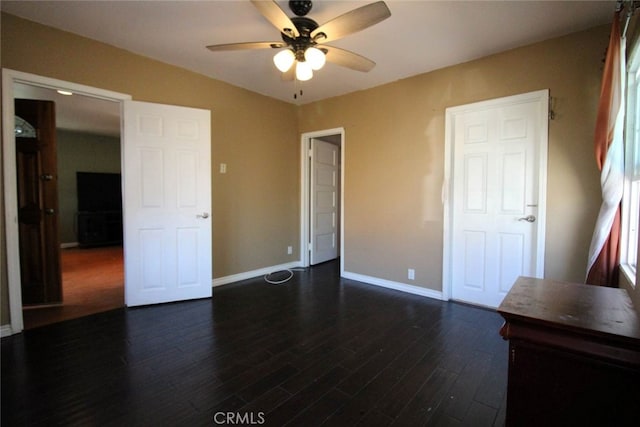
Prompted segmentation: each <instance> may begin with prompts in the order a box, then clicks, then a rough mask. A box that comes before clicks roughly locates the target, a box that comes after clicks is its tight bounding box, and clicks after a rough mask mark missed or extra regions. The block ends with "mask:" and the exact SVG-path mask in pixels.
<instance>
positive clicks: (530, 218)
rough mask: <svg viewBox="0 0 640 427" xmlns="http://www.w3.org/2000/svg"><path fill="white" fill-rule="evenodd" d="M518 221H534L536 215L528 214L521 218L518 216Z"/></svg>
mask: <svg viewBox="0 0 640 427" xmlns="http://www.w3.org/2000/svg"><path fill="white" fill-rule="evenodd" d="M518 221H527V222H536V217H535V216H534V215H529V216H525V217H522V218H518Z"/></svg>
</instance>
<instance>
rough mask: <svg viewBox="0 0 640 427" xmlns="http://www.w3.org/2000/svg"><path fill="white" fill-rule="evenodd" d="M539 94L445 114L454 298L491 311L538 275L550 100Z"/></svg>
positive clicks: (540, 262) (458, 108)
mask: <svg viewBox="0 0 640 427" xmlns="http://www.w3.org/2000/svg"><path fill="white" fill-rule="evenodd" d="M538 95H540V96H534V97H531V96H522V95H521V96H516V97H509V98H502V99H500V100H494V101H492V102H483V103H479V104H474V105H471V106H465V107H456V108H455V109H452V110H451V111H449V112H448V113H449V119H450V120H449V121H450V123H449V125H450V130H451V132H450V138H451V140H452V141H451V142H452V144H453V147H452V148H453V153H452V169H453V170H452V185H451V194H450V199H451V202H450V203H451V204H450V208H451V227H450V233H451V236H450V237H451V239H450V250H451V252H450V257H449V260H450V266H449V270H448V273H449V277H450V279H451V291H452V295H451V296H452V298H453V299H456V300H461V301H465V302H470V303H473V304H479V305H484V306H489V307H497V306H498V305H499V304H500V303H501V302H502V299H503V298H504V296H505V295H506V294H507V292H508V291H509V289H510V288H511V285H512V284H513V282H514V281H515V280H516V278H517V277H518V276H521V275H522V276H533V277H536V276H540V275H541V274H542V270H541V268H540V267H541V264H542V262H543V260H542V259H540V257H541V255H540V254H541V253H543V250H544V249H543V247H544V242H541V240H540V238H541V236H540V234H541V233H543V231H541V226H542V225H543V224H541V223H540V221H541V220H542V218H541V216H542V215H543V212H544V210H543V209H544V206H543V205H544V202H545V201H544V197H541V195H543V194H544V191H541V185H544V184H541V182H542V183H543V182H545V180H544V179H543V180H541V179H540V178H541V176H540V173H541V164H545V165H546V148H545V147H546V143H547V135H546V129H547V126H546V120H547V115H546V113H545V111H546V108H547V105H548V104H547V96H548V95H547V96H544V95H546V91H545V92H544V93H539V94H538ZM541 147H543V149H542V150H541ZM541 156H544V157H545V159H542V158H541ZM541 160H544V161H542V162H541ZM542 190H544V189H542ZM541 214H542V215H541ZM541 247H542V250H541ZM445 268H447V266H445Z"/></svg>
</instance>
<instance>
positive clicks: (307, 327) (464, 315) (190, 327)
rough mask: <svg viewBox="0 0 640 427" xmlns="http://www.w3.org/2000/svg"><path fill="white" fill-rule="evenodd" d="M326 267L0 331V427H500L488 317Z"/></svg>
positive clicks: (501, 393)
mask: <svg viewBox="0 0 640 427" xmlns="http://www.w3.org/2000/svg"><path fill="white" fill-rule="evenodd" d="M338 275H339V274H338V263H337V262H331V263H327V264H322V265H319V266H316V267H313V268H311V269H308V270H306V271H302V272H295V276H294V278H293V279H292V280H291V281H289V282H287V283H285V284H282V285H270V284H267V283H265V282H264V281H263V280H262V278H257V279H254V280H247V281H244V282H239V283H236V284H231V285H227V286H223V287H219V288H215V289H214V296H213V298H212V299H210V300H198V301H190V302H181V303H174V304H166V305H161V306H154V307H144V308H135V309H126V308H121V309H116V310H112V311H108V312H105V313H100V314H95V315H92V316H89V317H84V318H81V319H74V320H68V321H64V322H61V323H57V324H54V325H49V326H44V327H41V328H35V329H32V330H29V331H26V332H24V333H22V334H19V335H15V336H11V337H7V338H4V339H2V360H1V365H2V366H1V367H2V390H1V391H2V397H1V399H2V425H3V426H13V425H47V426H50V425H100V426H111V425H113V426H122V425H127V426H138V425H139V426H172V425H180V426H197V425H203V426H206V425H251V424H252V423H253V425H266V426H283V425H289V426H317V425H325V426H355V425H362V426H387V425H394V426H420V425H434V426H449V425H468V426H501V425H503V424H504V415H505V394H506V383H507V343H506V342H505V341H503V340H502V338H501V337H500V335H499V333H498V330H499V328H500V326H501V324H502V321H501V318H500V316H499V315H498V314H497V313H495V312H493V311H489V310H484V309H479V308H474V307H469V306H466V305H462V304H456V303H445V302H440V301H436V300H432V299H428V298H424V297H418V296H413V295H409V294H405V293H401V292H397V291H392V290H387V289H383V288H378V287H375V286H371V285H365V284H362V283H358V282H354V281H350V280H344V279H342V280H341V279H339V278H338Z"/></svg>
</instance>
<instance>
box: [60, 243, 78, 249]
mask: <svg viewBox="0 0 640 427" xmlns="http://www.w3.org/2000/svg"><path fill="white" fill-rule="evenodd" d="M78 246H80V243H78V242H69V243H60V249H69V248H77V247H78Z"/></svg>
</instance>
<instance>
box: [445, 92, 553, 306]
mask: <svg viewBox="0 0 640 427" xmlns="http://www.w3.org/2000/svg"><path fill="white" fill-rule="evenodd" d="M532 101H537V102H538V103H539V107H540V111H539V113H540V115H541V116H540V118H541V119H540V120H541V128H540V136H541V137H540V141H539V146H538V159H537V166H538V186H537V187H538V194H537V198H538V211H537V215H536V216H537V221H536V224H537V230H536V236H537V237H536V239H537V241H536V249H535V253H536V265H535V277H538V278H542V277H544V256H545V241H546V236H545V231H546V223H547V158H548V145H549V120H548V117H549V90H548V89H543V90H538V91H534V92H528V93H523V94H520V95H513V96H506V97H502V98H496V99H490V100H487V101H480V102H475V103H472V104H466V105H460V106H457V107H450V108H447V109H446V110H445V131H444V132H445V141H444V182H443V184H442V187H443V188H442V204H443V207H444V218H443V220H444V224H443V233H442V236H443V254H442V295H443V299H444V300H445V301H448V300H449V299H450V298H451V292H452V289H451V286H452V283H451V250H452V246H453V242H452V239H453V235H452V233H451V227H452V226H453V209H452V203H453V198H451V197H449V195H450V194H452V192H453V148H454V144H453V141H452V138H453V135H454V132H453V126H454V121H453V117H454V115H456V114H460V113H465V112H468V111H472V110H473V111H477V110H479V109H484V108H491V107H495V106H498V105H503V104H504V103H505V102H509V103H510V104H514V103H522V102H532Z"/></svg>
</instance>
